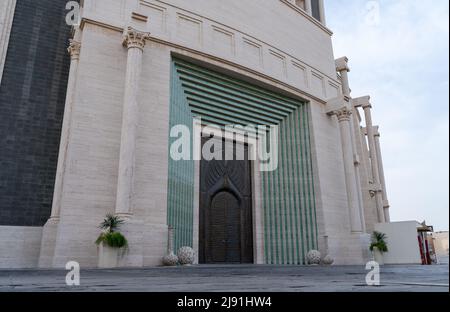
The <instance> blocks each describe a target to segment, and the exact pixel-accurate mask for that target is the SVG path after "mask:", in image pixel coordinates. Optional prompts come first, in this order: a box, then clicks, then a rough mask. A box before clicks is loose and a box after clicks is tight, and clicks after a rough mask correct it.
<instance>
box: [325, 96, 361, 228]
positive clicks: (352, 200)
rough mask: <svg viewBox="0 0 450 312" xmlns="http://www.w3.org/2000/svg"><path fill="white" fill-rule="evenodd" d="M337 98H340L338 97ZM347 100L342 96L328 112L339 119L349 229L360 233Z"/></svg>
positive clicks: (349, 112)
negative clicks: (339, 101) (336, 104)
mask: <svg viewBox="0 0 450 312" xmlns="http://www.w3.org/2000/svg"><path fill="white" fill-rule="evenodd" d="M339 100H341V99H340V98H339ZM349 101H350V99H349V98H348V97H344V100H343V101H342V102H343V103H342V104H343V105H341V106H340V107H338V108H337V109H332V110H331V111H329V113H328V114H329V115H336V117H337V118H338V121H339V130H340V135H341V143H342V154H343V160H344V171H345V184H346V188H347V198H348V203H349V214H350V226H351V231H352V232H354V233H362V232H363V227H362V224H361V210H360V207H359V198H358V188H359V186H357V185H356V172H355V164H354V159H353V144H352V131H351V123H350V118H351V115H352V109H351V107H350V104H349Z"/></svg>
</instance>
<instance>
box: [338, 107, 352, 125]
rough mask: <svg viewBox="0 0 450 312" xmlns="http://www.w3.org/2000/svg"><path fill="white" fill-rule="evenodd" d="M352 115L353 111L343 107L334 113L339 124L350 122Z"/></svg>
mask: <svg viewBox="0 0 450 312" xmlns="http://www.w3.org/2000/svg"><path fill="white" fill-rule="evenodd" d="M352 113H353V112H352V110H351V109H350V108H349V107H347V106H343V107H341V108H339V109H337V110H335V111H334V115H336V117H337V118H338V120H339V122H342V121H349V120H350V117H351V115H352Z"/></svg>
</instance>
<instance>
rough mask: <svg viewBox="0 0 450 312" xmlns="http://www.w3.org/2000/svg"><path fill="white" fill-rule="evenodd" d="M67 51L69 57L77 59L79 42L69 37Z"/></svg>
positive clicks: (79, 47)
mask: <svg viewBox="0 0 450 312" xmlns="http://www.w3.org/2000/svg"><path fill="white" fill-rule="evenodd" d="M67 51H68V52H69V54H70V58H71V59H72V60H78V59H79V58H80V51H81V43H80V42H78V41H75V40H73V39H70V40H69V47H68V48H67Z"/></svg>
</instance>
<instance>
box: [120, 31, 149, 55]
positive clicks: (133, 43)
mask: <svg viewBox="0 0 450 312" xmlns="http://www.w3.org/2000/svg"><path fill="white" fill-rule="evenodd" d="M149 38H150V33H148V32H142V31H139V30H136V29H134V28H132V27H128V28H127V29H126V30H125V31H124V34H123V43H122V44H123V46H124V47H125V48H128V49H131V48H137V49H141V50H144V47H145V40H147V39H149Z"/></svg>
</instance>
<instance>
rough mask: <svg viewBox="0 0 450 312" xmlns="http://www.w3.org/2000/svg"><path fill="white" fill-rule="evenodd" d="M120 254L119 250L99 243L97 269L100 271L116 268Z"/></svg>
mask: <svg viewBox="0 0 450 312" xmlns="http://www.w3.org/2000/svg"><path fill="white" fill-rule="evenodd" d="M120 253H121V249H120V248H112V247H109V246H108V245H106V244H104V243H101V244H100V245H99V246H98V267H99V268H102V269H108V268H117V266H118V263H119V257H120Z"/></svg>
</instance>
